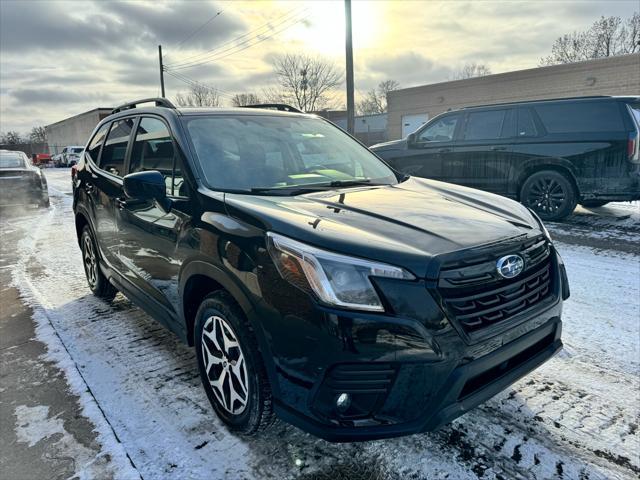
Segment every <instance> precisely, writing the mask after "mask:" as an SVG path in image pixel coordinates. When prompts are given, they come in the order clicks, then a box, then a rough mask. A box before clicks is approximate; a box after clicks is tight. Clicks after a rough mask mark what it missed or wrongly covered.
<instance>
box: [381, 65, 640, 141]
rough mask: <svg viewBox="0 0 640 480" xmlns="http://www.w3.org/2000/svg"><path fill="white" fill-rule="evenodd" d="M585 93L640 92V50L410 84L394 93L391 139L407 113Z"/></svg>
mask: <svg viewBox="0 0 640 480" xmlns="http://www.w3.org/2000/svg"><path fill="white" fill-rule="evenodd" d="M584 95H640V54H631V55H623V56H619V57H609V58H604V59H599V60H590V61H586V62H579V63H572V64H568V65H554V66H551V67H540V68H532V69H528V70H519V71H516V72H508V73H499V74H496V75H487V76H485V77H476V78H469V79H466V80H456V81H452V82H444V83H436V84H432V85H424V86H421V87H413V88H405V89H402V90H396V91H394V92H390V93H389V94H388V98H387V100H388V111H389V123H388V127H387V128H388V135H389V139H397V138H400V137H401V136H402V123H403V118H402V117H403V116H405V115H417V114H425V113H426V114H427V115H428V118H429V119H431V118H433V117H434V116H436V115H438V114H440V113H442V112H446V111H447V110H455V109H457V108H461V107H466V106H472V105H485V104H492V103H504V102H513V101H519V100H539V99H544V98H559V97H577V96H584Z"/></svg>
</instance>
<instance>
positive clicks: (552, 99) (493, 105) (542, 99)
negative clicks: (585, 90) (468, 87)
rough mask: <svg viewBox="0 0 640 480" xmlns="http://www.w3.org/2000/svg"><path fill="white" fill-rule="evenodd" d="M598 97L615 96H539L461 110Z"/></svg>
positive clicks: (470, 106)
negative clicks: (534, 98) (535, 98)
mask: <svg viewBox="0 0 640 480" xmlns="http://www.w3.org/2000/svg"><path fill="white" fill-rule="evenodd" d="M597 98H614V97H612V96H611V95H585V96H583V97H559V98H538V99H537V100H514V101H513V102H500V103H487V104H484V105H469V106H468V107H462V108H461V110H465V109H468V108H480V107H497V106H500V105H514V104H521V103H537V102H557V101H560V100H589V99H597Z"/></svg>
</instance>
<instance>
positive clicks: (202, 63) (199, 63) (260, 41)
mask: <svg viewBox="0 0 640 480" xmlns="http://www.w3.org/2000/svg"><path fill="white" fill-rule="evenodd" d="M306 18H307V17H302V18H299V19H297V20H296V21H295V22H293V23H292V24H290V25H286V26H285V27H283V28H281V29H280V30H277V31H275V32H273V33H272V34H271V35H268V36H266V37H262V38H259V39H257V40H256V41H255V42H253V43H250V44H248V45H246V46H244V47H243V48H238V47H241V46H242V44H240V45H238V46H237V47H234V49H235V50H233V49H230V50H232V51H230V52H229V53H226V54H225V55H222V54H223V53H224V52H225V51H226V50H225V51H223V52H220V53H219V54H218V55H216V56H213V57H211V58H209V59H207V60H203V61H201V62H197V63H193V64H190V65H184V66H179V67H173V68H171V70H172V71H175V70H180V69H185V68H193V67H197V66H200V65H204V64H206V63H211V62H214V61H218V60H222V59H223V58H227V57H230V56H231V55H235V54H237V53H240V52H242V51H244V50H247V49H248V48H251V47H253V46H255V45H258V44H259V43H262V42H264V41H266V40H269V39H271V38H273V37H275V36H276V35H278V34H279V33H282V32H284V31H285V30H288V29H289V28H291V27H293V26H295V25H296V24H298V23H300V22H302V21H303V20H305V19H306ZM254 40H255V39H254ZM243 43H245V42H243Z"/></svg>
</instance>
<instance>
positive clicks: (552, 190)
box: [520, 170, 577, 220]
mask: <svg viewBox="0 0 640 480" xmlns="http://www.w3.org/2000/svg"><path fill="white" fill-rule="evenodd" d="M520 201H521V202H522V203H523V204H524V205H526V206H527V207H529V208H531V209H532V210H533V211H535V212H536V213H537V214H538V216H540V218H541V219H542V220H560V219H562V218H564V217H566V216H568V215H570V214H571V213H572V212H573V210H574V209H575V208H576V204H577V195H576V191H575V188H574V187H573V184H572V183H571V180H569V179H568V178H567V177H566V176H565V175H563V174H562V173H560V172H557V171H555V170H542V171H539V172H536V173H534V174H533V175H531V176H530V177H529V178H527V180H526V181H525V182H524V184H523V185H522V188H521V189H520Z"/></svg>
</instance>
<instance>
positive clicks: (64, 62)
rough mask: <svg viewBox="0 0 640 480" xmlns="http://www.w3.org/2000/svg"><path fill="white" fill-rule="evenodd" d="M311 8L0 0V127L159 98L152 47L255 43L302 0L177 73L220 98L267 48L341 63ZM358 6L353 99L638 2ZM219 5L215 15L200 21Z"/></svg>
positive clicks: (543, 49) (328, 31)
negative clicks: (288, 24)
mask: <svg viewBox="0 0 640 480" xmlns="http://www.w3.org/2000/svg"><path fill="white" fill-rule="evenodd" d="M356 3H357V4H360V3H359V2H356ZM317 5H320V6H319V7H317ZM317 5H316V4H311V3H310V2H305V3H299V2H295V3H294V2H226V1H225V2H223V1H222V0H202V1H195V0H174V1H165V0H147V1H142V0H139V1H135V2H134V1H129V2H125V1H121V2H115V1H102V0H87V1H57V0H50V1H5V0H0V62H1V63H0V83H1V85H0V120H1V121H2V129H3V130H8V129H17V130H20V131H28V130H29V129H30V128H31V127H32V126H34V125H35V124H47V123H52V122H54V121H58V120H61V119H63V118H65V117H66V116H71V115H74V114H78V113H80V112H82V111H86V110H90V109H92V108H95V107H98V106H113V105H117V104H119V103H123V102H125V101H130V100H134V99H136V98H143V97H150V96H155V95H158V93H159V71H158V51H157V46H158V44H162V46H163V52H164V54H165V64H168V66H169V68H171V64H172V63H173V64H177V63H179V62H184V61H185V60H189V59H190V57H191V58H192V59H193V56H196V57H195V60H201V59H206V58H208V57H207V56H206V55H205V54H206V53H207V52H210V51H211V50H212V49H215V48H223V49H225V48H227V49H228V48H229V47H230V46H232V45H237V44H238V43H239V42H242V41H244V40H247V39H249V38H254V39H259V38H260V37H259V36H258V37H253V36H252V35H247V36H246V37H242V39H241V40H239V41H236V42H234V40H235V39H237V38H238V37H239V36H241V35H245V34H249V33H250V32H252V30H255V29H257V28H259V27H261V26H263V25H265V24H267V23H268V24H270V25H272V26H273V25H280V23H279V22H282V18H286V17H285V16H286V15H290V14H292V13H293V15H294V16H299V14H298V13H295V12H296V11H297V9H298V7H307V11H306V13H304V15H307V16H308V22H307V23H306V25H304V26H303V25H297V26H295V27H293V28H289V29H287V30H286V31H285V30H283V32H282V33H278V34H277V35H275V36H274V37H273V38H269V39H268V40H266V41H263V42H260V43H256V45H255V46H252V47H251V48H248V49H238V51H234V49H231V50H230V52H229V53H231V55H229V56H225V58H223V59H219V60H218V61H216V62H212V63H204V64H201V65H197V66H195V67H193V68H185V69H182V70H179V71H178V73H179V74H181V75H185V76H186V77H188V78H189V79H191V80H194V81H198V82H202V83H206V84H209V85H213V86H216V87H218V88H219V89H221V90H222V91H223V96H224V99H225V100H224V101H225V102H226V103H227V104H229V97H230V96H231V95H232V94H235V93H238V92H256V93H260V92H262V90H263V88H264V87H267V86H269V85H272V84H273V82H274V75H273V72H272V66H271V64H270V61H271V60H272V59H273V57H274V55H277V54H281V53H286V52H291V53H296V52H304V53H305V54H309V55H318V54H320V52H323V53H322V54H324V55H326V56H327V58H328V59H330V61H333V62H334V63H335V65H336V67H337V68H339V69H340V70H342V69H343V68H344V46H343V44H342V31H341V30H340V28H338V25H339V24H340V22H341V18H338V17H337V15H341V12H342V7H341V2H338V3H335V2H334V4H330V5H329V6H327V3H323V4H320V2H317ZM331 5H332V6H333V7H334V10H335V12H334V10H331V8H330V6H331ZM362 5H363V6H366V8H361V9H358V8H357V5H355V6H354V12H355V14H354V48H355V51H354V56H355V86H356V95H359V94H361V93H362V92H366V91H367V90H369V89H371V88H374V87H375V86H376V85H377V84H378V83H379V82H380V81H382V80H387V79H393V80H396V81H398V82H400V84H401V86H402V87H411V86H416V85H423V84H427V83H434V82H441V81H446V80H447V79H448V78H450V77H451V76H452V74H453V72H454V71H455V70H456V69H458V68H460V67H461V66H462V65H464V63H467V62H478V63H486V64H488V65H489V67H490V68H491V70H492V71H493V72H494V73H499V72H504V71H509V70H516V69H522V68H531V67H535V66H536V65H537V63H538V60H539V59H540V57H542V56H544V55H547V54H548V53H549V51H550V48H551V45H552V43H553V41H554V39H555V38H556V37H558V36H560V35H562V34H563V33H566V32H571V31H573V30H581V29H584V28H587V27H588V26H589V25H591V23H593V21H595V20H596V19H597V18H598V17H600V15H605V16H607V15H619V16H622V17H628V16H630V15H631V14H632V13H633V11H634V10H637V2H633V1H617V0H609V1H607V2H593V1H589V0H576V1H564V0H557V1H554V2H553V8H550V7H549V3H548V2H504V1H491V0H487V1H484V2H477V1H466V2H465V1H456V2H450V1H430V2H420V3H418V2H391V1H387V2H373V1H372V2H368V3H366V4H364V3H362ZM316 7H317V8H316ZM220 9H222V10H223V13H222V14H221V15H220V16H218V17H217V18H215V19H214V20H212V21H211V22H210V23H208V24H207V25H205V26H204V27H203V28H201V29H200V27H202V26H203V24H204V23H205V22H206V21H207V20H208V19H210V18H211V17H212V16H213V15H215V13H216V12H218V11H220ZM330 11H331V12H334V13H330V14H328V15H327V14H326V13H327V12H330ZM323 14H324V16H323ZM356 14H357V15H356ZM280 28H281V27H278V28H276V30H277V29H280ZM197 29H200V30H199V31H198V32H197V33H196V34H195V35H193V36H192V37H191V38H189V39H188V40H187V41H185V42H182V41H183V40H184V39H185V38H187V37H188V36H190V35H191V34H192V33H193V32H194V31H196V30H197ZM263 31H264V30H263ZM228 42H231V43H228ZM249 43H251V42H249ZM221 46H222V47H221ZM225 55H226V54H225ZM165 84H166V91H167V96H168V97H169V98H174V97H175V94H176V93H177V92H179V91H183V92H184V91H185V90H186V89H187V88H189V87H188V82H187V83H185V82H184V81H183V80H178V79H176V78H173V77H171V76H169V75H166V76H165ZM335 94H336V102H335V103H342V102H343V101H344V88H343V87H340V88H339V89H337V90H336V91H335Z"/></svg>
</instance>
